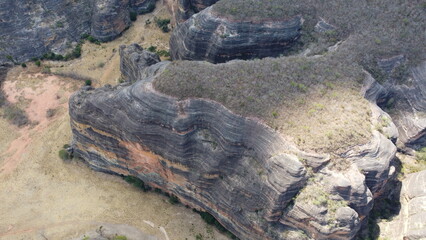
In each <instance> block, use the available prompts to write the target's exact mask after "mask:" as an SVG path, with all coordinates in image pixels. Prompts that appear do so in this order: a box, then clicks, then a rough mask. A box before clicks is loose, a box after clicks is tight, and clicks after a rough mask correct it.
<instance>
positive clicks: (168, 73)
mask: <svg viewBox="0 0 426 240" xmlns="http://www.w3.org/2000/svg"><path fill="white" fill-rule="evenodd" d="M331 63H334V62H333V59H329V58H317V59H312V58H311V59H309V58H304V57H289V58H278V59H271V58H267V59H263V60H253V61H235V62H231V63H228V64H217V65H214V64H209V63H203V62H188V61H182V62H173V63H172V64H171V65H170V66H169V67H168V68H167V69H166V70H165V72H164V73H162V74H161V76H160V77H159V78H158V79H157V80H156V81H155V82H154V86H155V88H156V89H158V90H160V91H162V92H164V93H167V94H170V95H172V96H176V97H178V98H180V99H185V98H190V97H196V98H209V99H213V100H215V101H218V102H220V103H222V104H223V105H225V106H226V107H228V108H229V109H231V110H232V111H233V112H235V113H238V114H241V115H243V116H253V117H257V118H260V119H263V120H264V121H266V123H267V124H268V125H269V126H271V127H273V128H275V129H276V130H278V131H280V132H282V133H283V134H284V135H286V136H289V137H290V138H292V140H293V141H294V142H296V143H297V144H298V145H299V146H300V147H301V148H302V149H306V150H315V151H318V152H328V151H333V152H336V151H339V150H343V149H346V148H347V147H348V146H351V145H356V144H361V143H364V142H365V141H366V140H367V139H368V137H369V136H370V131H371V129H370V119H369V118H370V109H369V106H368V103H367V101H366V100H364V99H363V97H362V96H361V94H360V93H359V90H358V89H359V87H360V83H361V82H362V80H363V78H364V75H363V73H362V72H361V69H360V68H359V67H356V66H355V67H352V66H349V67H348V66H345V65H343V64H337V65H336V64H334V65H332V64H331Z"/></svg>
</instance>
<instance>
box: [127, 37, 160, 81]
mask: <svg viewBox="0 0 426 240" xmlns="http://www.w3.org/2000/svg"><path fill="white" fill-rule="evenodd" d="M120 56H121V61H120V70H121V73H122V76H123V78H124V80H125V81H128V82H130V81H138V80H141V79H144V78H145V77H146V75H145V74H144V73H145V70H146V69H147V68H148V67H149V66H151V65H154V64H156V63H159V62H160V57H159V56H158V55H157V54H155V53H152V52H149V51H144V50H143V48H142V47H141V46H139V45H137V44H132V45H129V46H124V45H123V46H120Z"/></svg>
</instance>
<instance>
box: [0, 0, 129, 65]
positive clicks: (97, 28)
mask: <svg viewBox="0 0 426 240" xmlns="http://www.w3.org/2000/svg"><path fill="white" fill-rule="evenodd" d="M129 25H130V19H129V2H128V0H96V1H89V0H81V1H73V0H41V1H33V0H31V1H27V0H4V1H1V2H0V29H1V31H0V64H1V63H2V62H10V57H11V58H13V61H15V62H23V61H27V60H29V59H31V58H32V57H41V56H42V55H43V54H45V53H46V52H49V51H52V52H55V53H58V54H62V55H64V54H65V53H66V52H67V51H69V50H70V49H71V48H73V46H74V45H75V44H76V42H78V41H79V40H80V38H81V36H82V35H83V34H91V35H93V36H94V37H95V38H97V39H99V40H101V41H109V40H111V39H113V38H115V37H117V36H118V35H119V34H120V33H121V32H122V31H124V30H125V29H126V28H127V27H129ZM8 56H10V57H8Z"/></svg>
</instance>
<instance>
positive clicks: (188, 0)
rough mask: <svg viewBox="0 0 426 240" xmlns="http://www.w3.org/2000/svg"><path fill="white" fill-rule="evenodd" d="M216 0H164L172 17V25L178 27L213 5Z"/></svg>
mask: <svg viewBox="0 0 426 240" xmlns="http://www.w3.org/2000/svg"><path fill="white" fill-rule="evenodd" d="M217 1H218V0H166V2H167V6H168V8H169V10H170V12H171V13H172V15H173V19H172V20H173V23H174V24H176V25H178V24H180V23H182V22H184V21H186V20H187V19H188V18H190V17H191V16H192V15H194V14H195V13H198V12H200V11H202V10H204V9H205V8H207V7H209V6H211V5H213V4H215V3H216V2H217Z"/></svg>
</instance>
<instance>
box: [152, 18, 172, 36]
mask: <svg viewBox="0 0 426 240" xmlns="http://www.w3.org/2000/svg"><path fill="white" fill-rule="evenodd" d="M155 23H156V24H157V27H159V28H160V29H161V31H163V32H165V33H166V32H169V31H170V29H169V23H170V19H167V18H164V19H163V18H155Z"/></svg>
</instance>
